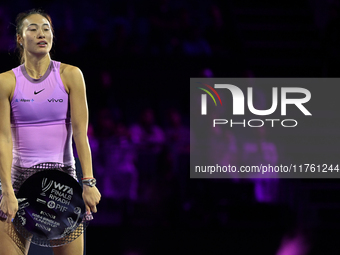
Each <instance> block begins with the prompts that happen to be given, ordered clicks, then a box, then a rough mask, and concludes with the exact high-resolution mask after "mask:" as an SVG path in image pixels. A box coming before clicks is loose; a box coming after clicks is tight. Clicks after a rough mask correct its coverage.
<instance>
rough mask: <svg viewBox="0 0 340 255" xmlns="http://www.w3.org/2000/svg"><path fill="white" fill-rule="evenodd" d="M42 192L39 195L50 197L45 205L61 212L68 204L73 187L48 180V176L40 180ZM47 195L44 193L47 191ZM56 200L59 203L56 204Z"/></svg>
mask: <svg viewBox="0 0 340 255" xmlns="http://www.w3.org/2000/svg"><path fill="white" fill-rule="evenodd" d="M41 186H42V192H41V193H40V195H41V196H44V197H46V196H48V198H50V199H52V201H49V202H48V203H47V207H48V208H50V209H54V208H55V209H59V210H60V211H61V212H64V211H66V210H67V207H66V206H67V205H69V204H70V202H71V200H72V195H73V188H72V187H69V186H67V185H65V184H60V183H59V182H57V181H54V180H48V178H43V180H42V182H41ZM49 190H50V192H49V195H46V192H47V191H49ZM55 201H56V202H59V203H61V204H62V205H60V204H56V203H55Z"/></svg>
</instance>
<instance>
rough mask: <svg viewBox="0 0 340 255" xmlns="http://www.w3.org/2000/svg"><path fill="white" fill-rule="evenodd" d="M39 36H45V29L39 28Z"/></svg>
mask: <svg viewBox="0 0 340 255" xmlns="http://www.w3.org/2000/svg"><path fill="white" fill-rule="evenodd" d="M38 38H45V34H44V31H43V29H39V34H38Z"/></svg>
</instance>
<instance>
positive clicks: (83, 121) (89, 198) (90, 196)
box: [61, 65, 101, 212]
mask: <svg viewBox="0 0 340 255" xmlns="http://www.w3.org/2000/svg"><path fill="white" fill-rule="evenodd" d="M61 68H62V70H63V71H62V72H61V78H62V80H63V83H64V86H65V89H66V91H67V92H68V93H69V98H70V107H71V122H72V130H73V139H74V142H75V144H76V148H77V152H78V157H79V161H80V164H81V168H82V171H83V177H84V178H89V177H92V178H93V170H92V157H91V149H90V145H89V141H88V137H87V127H88V107H87V100H86V89H85V82H84V77H83V74H82V72H81V71H80V69H79V68H77V67H75V66H70V65H63V67H61ZM100 197H101V195H100V193H99V191H98V189H97V188H96V187H89V186H86V185H83V199H84V202H85V205H86V211H87V212H90V211H92V212H97V208H96V205H97V204H98V203H99V200H100Z"/></svg>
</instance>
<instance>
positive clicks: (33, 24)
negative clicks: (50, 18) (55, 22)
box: [27, 23, 50, 27]
mask: <svg viewBox="0 0 340 255" xmlns="http://www.w3.org/2000/svg"><path fill="white" fill-rule="evenodd" d="M29 26H38V24H35V23H32V24H29V25H28V26H27V27H29ZM43 26H50V25H49V24H47V23H44V24H43Z"/></svg>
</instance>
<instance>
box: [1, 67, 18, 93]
mask: <svg viewBox="0 0 340 255" xmlns="http://www.w3.org/2000/svg"><path fill="white" fill-rule="evenodd" d="M14 88H15V74H14V73H13V71H12V70H10V71H7V72H4V73H0V97H2V98H4V97H9V96H12V95H13V93H14Z"/></svg>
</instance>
